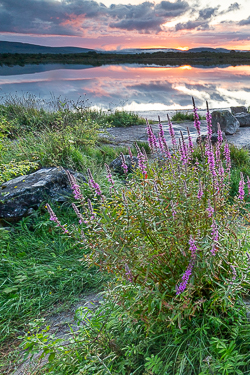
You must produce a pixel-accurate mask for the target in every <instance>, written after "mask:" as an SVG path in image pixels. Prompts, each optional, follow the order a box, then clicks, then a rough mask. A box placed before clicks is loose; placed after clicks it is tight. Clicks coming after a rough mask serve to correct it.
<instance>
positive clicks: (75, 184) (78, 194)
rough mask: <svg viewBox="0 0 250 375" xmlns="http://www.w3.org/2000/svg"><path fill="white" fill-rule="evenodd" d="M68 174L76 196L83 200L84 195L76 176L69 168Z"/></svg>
mask: <svg viewBox="0 0 250 375" xmlns="http://www.w3.org/2000/svg"><path fill="white" fill-rule="evenodd" d="M66 174H67V176H68V179H69V183H70V186H71V189H72V190H73V194H74V198H75V199H77V200H79V201H83V200H84V197H83V195H82V193H81V190H80V186H79V185H78V184H77V181H76V179H75V177H74V176H73V175H72V174H71V173H70V172H69V171H68V170H66Z"/></svg>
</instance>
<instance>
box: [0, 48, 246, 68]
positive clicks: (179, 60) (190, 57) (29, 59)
mask: <svg viewBox="0 0 250 375" xmlns="http://www.w3.org/2000/svg"><path fill="white" fill-rule="evenodd" d="M0 56H1V63H0V64H1V65H8V66H14V65H20V66H24V65H25V64H48V63H62V64H85V65H92V66H101V65H104V64H128V63H130V64H157V65H166V64H167V65H205V66H210V65H222V64H230V65H248V64H249V58H250V52H236V51H231V52H230V53H223V52H206V51H203V52H198V53H197V52H185V53H183V52H155V53H139V54H133V55H132V54H113V53H96V52H95V51H90V52H87V53H71V54H18V53H14V54H11V53H2V54H0Z"/></svg>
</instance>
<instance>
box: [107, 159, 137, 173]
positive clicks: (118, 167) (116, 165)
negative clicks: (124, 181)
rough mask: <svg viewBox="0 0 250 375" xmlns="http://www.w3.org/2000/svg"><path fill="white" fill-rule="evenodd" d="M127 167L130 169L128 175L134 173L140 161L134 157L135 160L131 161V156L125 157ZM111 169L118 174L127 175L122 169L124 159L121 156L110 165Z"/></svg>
mask: <svg viewBox="0 0 250 375" xmlns="http://www.w3.org/2000/svg"><path fill="white" fill-rule="evenodd" d="M124 158H125V162H126V165H127V167H128V173H132V172H134V170H135V169H136V168H137V167H138V159H137V158H136V157H135V156H133V160H132V161H131V158H130V156H129V155H124ZM109 167H110V168H111V169H112V170H113V171H114V172H115V173H118V174H121V175H123V174H125V173H124V170H123V168H122V159H121V157H120V156H118V157H117V158H116V159H115V160H113V161H112V162H111V163H110V164H109Z"/></svg>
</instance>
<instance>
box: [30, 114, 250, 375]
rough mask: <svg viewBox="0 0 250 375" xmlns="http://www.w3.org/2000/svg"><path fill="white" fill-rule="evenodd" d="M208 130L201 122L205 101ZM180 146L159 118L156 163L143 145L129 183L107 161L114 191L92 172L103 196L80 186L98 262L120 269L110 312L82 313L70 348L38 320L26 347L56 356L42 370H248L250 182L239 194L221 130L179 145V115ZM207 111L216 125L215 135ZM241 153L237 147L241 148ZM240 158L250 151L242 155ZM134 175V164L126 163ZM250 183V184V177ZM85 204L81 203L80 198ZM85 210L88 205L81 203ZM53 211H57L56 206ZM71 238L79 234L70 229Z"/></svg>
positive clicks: (88, 242) (83, 221) (83, 223)
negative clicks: (85, 193)
mask: <svg viewBox="0 0 250 375" xmlns="http://www.w3.org/2000/svg"><path fill="white" fill-rule="evenodd" d="M194 117H195V126H196V128H197V131H198V133H199V132H200V129H199V121H198V116H197V112H196V109H195V110H194ZM169 128H170V134H171V137H172V144H173V150H172V153H170V152H169V149H168V148H167V147H166V146H164V145H166V141H165V138H164V134H163V131H162V127H161V125H160V128H159V130H160V131H159V139H158V140H156V138H155V136H154V134H153V132H152V129H151V128H150V126H149V127H148V135H149V145H150V147H151V151H152V152H155V153H157V154H158V153H159V152H160V154H161V157H162V158H164V161H162V163H161V165H159V163H158V162H157V161H156V162H154V163H148V161H147V158H146V156H145V155H144V154H143V153H142V152H141V151H140V149H139V148H138V147H137V152H138V159H139V168H138V171H137V173H135V174H134V175H133V176H132V177H131V178H130V179H129V180H128V183H127V185H125V186H124V187H123V188H122V189H121V188H119V187H117V186H116V185H115V182H114V181H113V178H112V175H111V173H110V170H109V169H107V173H108V180H109V182H110V184H111V191H112V193H111V195H108V196H107V195H106V196H105V197H104V196H103V194H105V193H104V192H103V191H102V186H99V184H98V183H97V182H96V181H95V180H94V178H93V176H92V175H91V173H90V172H89V183H88V185H89V187H90V188H91V189H92V191H93V194H94V195H95V196H94V197H92V205H91V203H90V201H88V203H86V201H85V200H84V199H83V198H82V197H81V195H80V191H79V190H78V188H77V186H75V187H74V189H76V191H77V193H78V197H79V199H78V210H76V208H74V210H75V212H76V214H77V216H78V219H80V221H79V227H80V228H81V229H82V230H83V231H84V238H83V239H80V238H79V240H78V241H79V242H78V243H81V245H82V246H85V247H86V248H87V249H90V250H91V252H90V253H89V254H87V255H86V257H85V260H86V261H88V263H89V265H90V266H93V265H96V266H99V267H100V270H101V271H102V272H104V270H106V272H108V273H111V274H112V275H113V281H112V284H110V289H109V291H108V292H107V295H106V301H105V303H104V305H103V306H102V307H101V309H99V310H97V311H96V312H95V313H94V314H92V317H91V319H89V317H87V313H88V311H87V310H86V311H84V310H80V311H78V312H77V316H78V319H79V321H80V322H81V321H83V322H85V323H86V324H85V325H84V326H83V328H80V329H79V332H78V334H77V336H75V337H74V338H73V339H72V341H71V344H70V345H69V346H67V347H66V348H65V347H64V346H63V345H62V343H61V341H60V340H59V341H58V340H53V337H50V335H49V332H48V330H49V328H45V329H43V330H42V331H41V330H40V328H39V324H38V325H37V326H36V327H34V328H33V332H32V333H31V334H27V335H26V338H25V340H24V343H23V347H24V348H26V349H29V351H30V352H31V353H32V354H34V353H36V352H40V351H41V350H42V351H43V355H45V354H49V362H48V364H46V365H45V366H44V367H43V368H42V369H41V371H42V372H41V373H50V374H75V373H81V374H86V375H87V374H89V373H95V374H138V375H139V374H141V375H146V374H168V375H175V374H190V375H191V374H197V375H209V374H244V373H248V372H249V371H250V356H249V349H250V339H249V336H248V332H249V329H250V323H249V321H248V319H247V311H246V307H245V305H244V301H243V297H244V296H245V295H247V294H248V293H249V289H250V279H249V271H248V269H249V264H248V262H249V258H250V255H249V254H248V253H247V252H246V250H247V249H248V247H249V233H248V228H247V227H246V225H247V223H248V210H249V207H248V205H249V204H248V203H246V201H245V199H244V198H245V195H246V196H248V195H249V194H250V190H249V188H250V186H249V180H247V181H248V184H246V183H245V179H244V175H243V174H241V177H240V182H239V186H238V191H237V196H236V197H235V198H234V199H232V196H231V195H230V188H231V186H230V183H231V182H230V176H231V156H230V150H229V146H228V144H227V143H225V144H223V143H222V133H221V132H219V134H218V142H217V145H216V146H215V147H213V146H212V145H211V142H207V143H206V144H205V145H200V146H199V149H198V152H197V151H196V154H197V153H198V155H199V158H200V161H198V160H197V159H196V157H195V152H194V147H193V144H192V141H191V139H189V142H188V145H187V144H185V142H184V140H182V142H181V145H180V147H179V148H177V147H176V139H175V135H174V131H173V128H172V124H171V122H170V123H169ZM211 130H212V129H211V118H210V117H209V114H208V134H211ZM234 152H235V154H236V153H237V151H236V150H234ZM238 155H239V156H240V158H241V159H245V163H247V161H248V158H247V155H246V154H245V153H244V152H242V153H241V152H239V153H238ZM123 168H124V173H127V167H126V165H125V164H124V163H123ZM245 185H247V186H245ZM245 187H247V189H245ZM74 207H75V206H74ZM79 210H80V211H79ZM49 212H50V215H51V219H53V220H55V218H56V214H55V213H54V212H53V211H51V209H49ZM68 230H69V231H70V233H72V235H76V233H79V231H77V232H76V231H75V229H74V228H73V227H72V228H71V229H70V228H69V227H68Z"/></svg>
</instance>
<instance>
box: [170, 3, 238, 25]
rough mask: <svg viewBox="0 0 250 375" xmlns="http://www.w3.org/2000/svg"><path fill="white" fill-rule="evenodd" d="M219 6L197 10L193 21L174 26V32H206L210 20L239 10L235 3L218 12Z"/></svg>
mask: <svg viewBox="0 0 250 375" xmlns="http://www.w3.org/2000/svg"><path fill="white" fill-rule="evenodd" d="M219 8H220V5H218V6H217V7H214V8H212V7H208V8H204V9H200V10H199V14H198V17H197V18H196V19H195V20H193V21H188V22H184V23H178V24H177V25H176V26H175V30H176V31H179V30H194V29H197V30H208V29H209V28H210V26H209V23H210V21H212V19H213V18H214V17H216V16H220V15H223V14H227V13H229V12H232V11H236V10H239V9H240V5H239V4H238V3H237V2H235V3H233V4H231V5H230V6H229V7H228V8H227V9H226V10H223V11H219Z"/></svg>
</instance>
